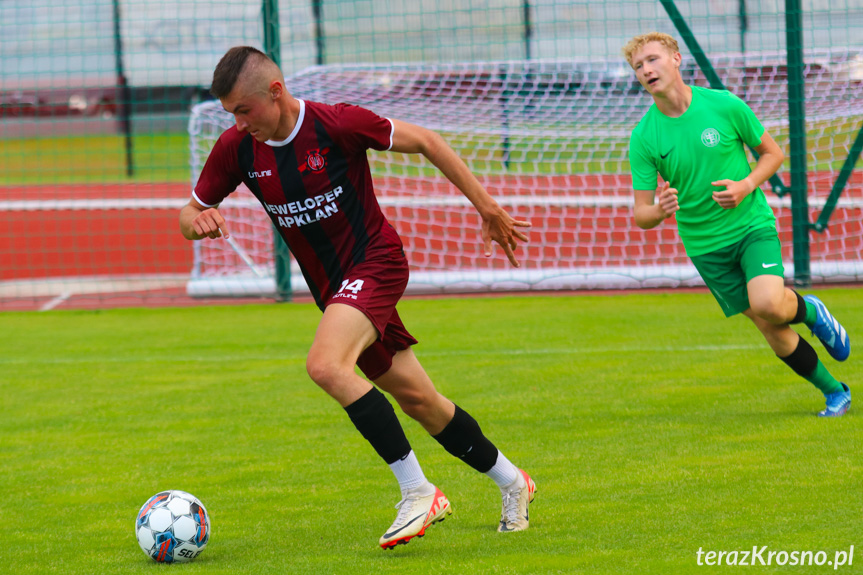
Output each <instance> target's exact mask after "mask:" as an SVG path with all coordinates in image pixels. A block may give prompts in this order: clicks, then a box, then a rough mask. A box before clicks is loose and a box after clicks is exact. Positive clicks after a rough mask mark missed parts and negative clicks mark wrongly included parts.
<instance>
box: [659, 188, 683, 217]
mask: <svg viewBox="0 0 863 575" xmlns="http://www.w3.org/2000/svg"><path fill="white" fill-rule="evenodd" d="M656 204H657V205H658V206H659V209H660V210H662V216H663V217H664V218H670V217H671V216H673V215H674V213H675V212H676V211H677V210H679V209H680V204H678V203H677V188H672V187H671V184H670V183H668V182H663V183H662V185H661V186H659V187H658V188H656Z"/></svg>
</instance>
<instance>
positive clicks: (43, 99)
mask: <svg viewBox="0 0 863 575" xmlns="http://www.w3.org/2000/svg"><path fill="white" fill-rule="evenodd" d="M665 4H668V2H666V3H665ZM671 4H673V5H674V6H675V7H676V8H677V9H679V11H680V13H681V14H682V16H683V18H684V19H685V21H686V23H687V24H688V26H689V27H690V28H691V30H692V32H693V34H694V36H695V38H696V39H697V41H698V42H699V43H700V45H701V47H702V48H703V49H704V51H705V52H706V54H707V56H708V58H712V59H722V58H726V59H727V58H732V59H733V58H734V57H740V56H742V57H744V58H745V57H747V55H750V56H752V55H754V57H756V58H762V61H764V62H767V63H768V64H769V66H771V67H772V69H773V70H774V72H775V77H773V78H771V82H773V83H774V84H775V83H777V82H780V83H781V82H785V81H787V79H786V78H785V77H784V76H782V64H783V61H784V58H785V53H784V51H785V49H786V24H787V19H786V17H787V15H786V6H785V3H783V2H777V1H770V0H762V1H753V0H748V1H743V0H741V1H740V2H737V1H730V0H726V1H714V0H711V1H704V0H691V1H686V0H681V1H678V2H676V3H671ZM789 4H791V3H790V2H789ZM801 8H802V14H801V18H800V22H801V25H802V30H801V32H802V34H801V37H802V41H803V47H804V48H805V50H806V54H807V55H808V57H810V58H814V57H815V55H817V54H818V53H821V52H823V53H830V52H831V51H837V50H838V51H841V52H842V53H843V54H844V55H843V58H844V64H845V67H844V68H843V72H842V73H843V74H844V75H843V78H842V81H843V82H845V83H846V84H847V85H848V86H852V87H854V86H856V87H857V88H859V86H860V84H861V82H863V69H861V68H863V60H860V54H861V53H863V33H861V30H863V1H861V0H839V1H828V0H808V1H804V2H802V4H801ZM268 14H269V15H270V16H267V15H268ZM272 14H276V15H277V18H278V42H276V45H278V46H280V51H279V55H280V60H281V65H282V68H283V70H284V72H285V73H286V75H288V76H291V75H294V74H298V73H300V72H302V71H303V70H306V69H308V68H309V67H311V66H316V65H322V64H323V65H340V64H345V65H350V64H373V65H378V66H381V65H383V66H386V65H403V64H408V65H410V64H419V65H435V64H443V65H446V64H450V63H470V62H503V61H536V62H543V61H557V62H559V61H563V60H568V59H572V60H578V61H582V62H599V63H602V65H601V66H598V67H597V68H596V69H597V70H598V71H597V72H596V73H595V74H594V76H593V77H591V78H590V80H591V81H592V82H593V83H594V84H595V85H596V86H597V87H598V88H599V89H604V87H609V86H610V87H611V88H616V87H618V86H619V85H620V83H621V82H623V83H624V84H626V83H627V82H628V83H629V84H631V83H632V78H631V76H630V75H629V74H631V73H630V72H629V70H628V69H627V67H626V65H625V63H624V62H623V61H622V60H620V59H619V56H618V55H619V51H620V47H621V46H622V44H623V43H624V42H625V41H626V40H627V39H628V38H629V37H631V36H632V35H634V34H637V33H642V32H645V31H649V30H660V31H665V32H669V33H672V34H675V35H678V36H679V34H678V30H677V29H676V28H675V26H674V24H673V23H672V20H671V19H670V18H669V15H668V12H667V11H666V6H663V3H661V2H658V1H648V0H645V1H607V2H589V1H576V0H569V1H563V0H489V1H484V2H471V3H467V4H465V3H457V2H449V1H444V2H436V3H434V6H432V5H430V3H421V2H408V1H358V0H354V1H327V0H318V1H314V0H313V1H304V2H297V1H287V0H280V1H275V0H273V1H269V0H266V1H264V2H261V1H260V0H255V1H232V2H217V1H203V0H196V1H191V2H182V3H176V2H160V1H148V2H144V1H142V0H128V1H122V0H114V1H113V2H112V1H111V0H80V1H71V0H69V1H64V2H62V3H57V2H47V1H43V0H35V1H33V2H28V3H26V4H25V3H21V2H12V1H6V2H0V31H2V34H0V62H2V66H0V114H2V124H0V254H2V259H3V261H2V264H0V309H32V308H44V309H48V308H54V307H61V306H82V305H83V306H89V307H93V306H95V307H107V306H112V305H139V304H147V305H150V304H159V303H176V302H180V301H186V286H187V284H188V281H189V278H190V275H191V274H192V269H193V266H194V265H195V261H194V255H193V247H192V245H191V243H189V242H185V241H184V240H183V239H182V238H181V237H180V235H179V233H178V231H177V224H176V213H177V209H178V208H179V207H180V206H181V205H182V204H183V203H184V201H185V198H187V197H188V195H189V191H190V187H191V186H190V181H191V178H192V177H193V176H192V171H191V169H190V144H189V136H188V130H189V119H190V110H191V108H192V106H194V105H195V104H197V103H199V102H200V101H202V100H204V99H206V98H207V97H208V96H207V87H208V84H209V80H210V77H211V73H212V69H213V67H214V65H215V63H216V62H217V61H218V58H219V57H220V56H221V54H222V53H224V51H225V50H226V49H227V48H229V47H230V46H233V45H237V44H252V45H256V46H259V47H264V43H265V35H266V34H265V28H266V26H265V22H266V21H268V20H267V18H270V20H269V21H270V22H272V16H271V15H272ZM270 45H272V39H271V41H270ZM683 50H684V56H685V58H686V59H687V61H688V62H690V63H691V62H692V55H691V54H690V53H689V50H688V49H687V48H684V49H683ZM819 51H820V52H819ZM765 54H769V55H770V56H764V55H765ZM764 58H768V59H767V60H764ZM828 72H829V73H831V74H834V73H835V71H831V70H828ZM289 88H290V86H289ZM829 89H831V88H829V87H828V90H829ZM850 94H851V95H842V94H840V95H839V96H837V97H838V98H840V100H841V99H847V102H845V100H842V101H840V104H843V103H847V105H848V109H849V113H848V115H846V116H845V117H844V124H843V125H842V130H841V134H840V133H839V132H840V130H838V129H832V130H828V131H826V132H825V131H822V132H820V137H821V139H828V140H830V141H829V143H828V144H827V145H826V146H825V147H824V149H823V150H821V153H824V154H827V155H828V156H829V157H828V158H827V160H826V162H827V165H828V167H827V172H824V170H823V169H821V168H823V166H822V165H821V164H819V162H822V163H823V162H824V158H819V157H817V155H815V154H812V157H811V158H810V185H811V189H810V192H814V193H820V194H822V195H826V193H827V192H828V191H829V184H831V183H832V182H833V181H834V180H835V179H836V176H837V174H838V173H839V169H840V168H841V166H842V165H843V162H844V161H845V159H846V157H847V156H848V155H849V153H852V152H853V150H852V143H853V142H854V141H855V137H856V138H857V140H859V135H858V134H859V130H860V119H861V116H860V115H859V114H860V111H859V109H858V108H859V101H856V102H855V101H854V99H855V96H854V94H857V92H853V91H852V92H850ZM642 101H643V100H642ZM855 103H856V106H857V108H854V107H853V106H854V105H855ZM468 105H469V103H468ZM783 105H784V103H783ZM411 119H412V120H414V119H413V118H411ZM414 121H415V120H414ZM811 129H813V130H816V131H817V130H819V129H820V128H818V127H817V126H815V127H811ZM852 156H853V154H852ZM853 161H854V160H853V158H852V162H853ZM469 163H471V162H470V161H469ZM617 163H618V164H619V163H620V162H619V159H618V162H617ZM857 163H858V164H859V160H857ZM472 167H475V166H473V165H472ZM618 168H619V166H618ZM819 174H825V176H824V178H822V179H824V180H826V181H827V185H826V187H825V185H823V182H822V184H820V185H819V184H817V182H818V181H819ZM812 182H816V183H812ZM624 183H625V182H624ZM585 185H586V186H589V185H590V184H589V183H588V184H585ZM819 186H820V187H819ZM621 187H625V186H621ZM861 188H863V180H861V178H860V175H859V170H858V171H857V173H855V174H852V175H851V177H850V179H849V184H848V186H847V189H846V190H845V197H846V198H850V199H851V200H852V201H854V199H855V198H856V197H858V196H863V190H861ZM496 191H497V190H496ZM858 204H859V202H858ZM858 204H853V203H852V204H851V205H850V207H848V205H846V206H845V208H843V209H844V213H843V217H844V218H846V223H845V225H844V226H843V225H842V224H841V222H840V229H841V231H840V233H841V234H843V235H842V237H841V238H834V239H833V240H831V241H835V242H839V243H833V244H829V243H828V244H826V245H825V246H823V247H822V249H821V251H822V252H824V253H827V254H828V255H829V254H830V253H831V250H835V251H837V252H838V251H841V250H844V251H846V252H848V251H850V252H855V251H856V253H857V255H858V256H859V252H860V245H859V236H860V230H859V227H856V228H855V227H854V222H855V221H856V222H857V224H859V221H860V219H861V218H860V208H859V205H858ZM843 209H840V210H837V212H836V213H837V215H838V214H839V213H840V212H843ZM621 210H624V211H621V212H620V213H625V207H622V208H621ZM814 216H817V212H814V213H813V219H814ZM590 217H591V216H585V217H584V218H583V219H577V218H576V219H575V220H572V223H573V225H575V226H577V227H581V228H589V227H590V226H591V225H593V223H594V222H595V220H591V219H590ZM419 218H420V219H422V216H419ZM848 222H850V223H848ZM456 225H461V224H456ZM624 231H626V232H627V234H628V235H625V238H624V240H623V241H624V242H626V241H633V242H636V243H637V242H644V241H645V237H644V236H640V237H636V238H634V239H633V237H632V235H631V233H630V232H629V231H628V230H624ZM789 233H790V232H789ZM667 234H668V233H667V232H666V236H663V237H662V241H664V242H670V243H675V242H676V236H675V235H674V234H673V233H672V234H671V235H670V236H668V235H667ZM813 236H815V234H814V233H813ZM789 237H790V236H789ZM467 238H468V239H466V240H463V241H464V242H469V241H471V240H470V239H469V238H470V236H467ZM648 239H649V238H648ZM548 241H549V242H553V241H554V238H553V237H551V236H549V239H548ZM587 241H593V236H590V238H589V239H588V240H587ZM615 241H617V240H615ZM855 242H857V243H855ZM606 256H607V257H608V258H612V259H613V258H615V257H619V258H626V257H633V256H632V255H629V256H627V255H626V254H624V255H620V254H614V253H613V249H610V250H607V253H606ZM634 257H638V256H637V255H636V256H634ZM674 257H679V253H678V254H677V255H675V256H674ZM672 263H674V262H673V261H672ZM840 279H844V280H850V281H859V280H860V279H861V278H860V276H859V275H854V274H852V275H850V276H849V275H847V274H846V275H844V276H842V277H841V278H840ZM647 285H649V284H647ZM681 285H685V282H681ZM594 287H603V286H602V285H596V286H594ZM210 301H211V300H210Z"/></svg>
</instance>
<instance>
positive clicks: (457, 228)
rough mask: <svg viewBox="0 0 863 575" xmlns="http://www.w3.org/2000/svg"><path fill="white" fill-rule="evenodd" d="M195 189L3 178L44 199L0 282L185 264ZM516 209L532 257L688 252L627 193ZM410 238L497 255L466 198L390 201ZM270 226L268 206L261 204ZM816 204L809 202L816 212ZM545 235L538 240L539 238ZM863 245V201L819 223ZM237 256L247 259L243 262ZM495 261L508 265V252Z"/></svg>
mask: <svg viewBox="0 0 863 575" xmlns="http://www.w3.org/2000/svg"><path fill="white" fill-rule="evenodd" d="M833 177H834V176H833V175H831V174H811V175H810V184H811V186H812V187H813V196H815V197H822V198H823V197H826V195H827V194H828V193H829V190H830V186H831V185H832V178H833ZM482 181H483V183H484V185H486V187H487V189H488V190H489V192H490V193H491V194H492V195H494V196H495V197H499V198H512V197H513V196H522V197H530V196H531V192H532V191H533V190H536V189H542V190H543V194H544V195H547V196H560V197H564V196H566V195H568V194H572V193H577V194H579V197H592V196H599V197H613V198H623V199H626V198H629V197H631V196H630V191H629V178H628V176H613V175H606V176H600V175H586V176H583V175H573V176H530V175H523V176H488V177H484V178H483V179H482ZM376 187H377V189H378V190H379V192H380V195H381V197H387V196H399V197H416V198H422V197H424V196H427V195H435V196H440V195H452V196H458V195H459V194H458V191H457V190H455V189H454V188H453V187H452V186H450V185H449V184H448V183H446V182H444V181H442V180H420V179H409V180H405V179H398V178H382V179H379V180H377V181H376ZM188 197H189V186H188V185H187V184H182V183H180V184H178V183H169V184H97V185H63V186H62V187H60V186H16V187H0V203H4V202H12V201H27V202H38V205H39V206H40V208H43V209H38V210H32V209H17V210H11V211H10V210H0V254H2V265H0V281H4V280H6V281H8V280H23V279H27V280H32V279H47V278H57V277H70V276H72V277H76V276H103V275H110V276H129V275H154V274H187V273H189V271H190V270H191V268H192V259H193V258H192V243H191V242H188V241H186V240H185V239H183V238H182V236H181V235H180V233H179V229H178V224H177V215H178V210H179V206H181V205H182V204H183V202H184V201H185V199H186V198H188ZM843 197H845V198H849V197H850V198H855V199H861V198H863V174H860V173H859V172H858V173H855V174H854V175H853V177H852V179H851V181H850V182H849V185H848V186H847V188H846V190H845V194H844V195H843ZM157 198H158V199H167V200H171V201H175V202H176V205H172V206H170V207H161V208H157V209H142V208H134V209H97V210H94V209H86V210H85V209H52V208H51V204H52V203H53V202H59V201H63V200H114V199H120V200H136V199H140V200H153V199H157ZM508 209H509V210H510V211H511V213H513V214H514V215H515V216H516V217H519V218H525V219H529V220H531V221H532V222H533V224H534V226H533V228H532V230H531V236H532V241H531V244H530V245H529V246H527V248H526V250H527V251H526V253H525V252H524V251H521V255H520V256H519V257H520V259H521V261H522V262H523V263H524V264H525V267H527V268H530V267H538V266H539V264H540V263H542V264H543V265H549V263H552V264H553V265H560V266H563V267H567V266H575V267H577V266H594V265H606V266H608V265H622V264H629V263H632V262H634V261H649V262H651V263H653V264H656V265H659V264H677V263H684V262H685V261H686V257H685V254H684V253H683V250H682V246H680V244H679V241H678V240H677V234H676V230H675V227H674V226H673V225H669V224H668V223H667V224H665V225H664V226H660V227H659V228H657V229H655V230H649V231H644V230H640V229H638V228H636V227H635V226H634V224H633V222H632V218H631V209H630V207H629V205H628V203H627V202H624V203H623V205H620V206H616V207H584V206H569V207H557V206H554V207H549V206H531V207H513V208H508ZM385 212H386V214H387V216H388V217H389V218H390V219H391V220H392V221H393V224H394V225H395V226H396V227H397V229H398V230H399V232H400V233H401V235H402V237H403V238H404V240H405V244H406V248H407V250H408V252H409V254H410V255H409V258H410V260H411V263H412V265H413V266H414V267H415V268H418V269H443V268H447V267H449V268H457V267H473V266H475V265H477V263H480V264H481V266H482V267H487V266H488V265H489V263H488V260H486V259H485V258H484V257H483V256H482V254H481V253H480V252H481V249H480V246H479V233H478V228H477V226H478V219H477V217H476V215H475V213H473V212H472V210H471V209H470V208H461V207H444V208H424V207H412V208H405V207H401V208H392V207H387V208H385ZM261 216H262V220H263V221H264V223H265V225H266V220H265V216H263V212H262V211H261ZM816 216H817V212H813V218H814V217H816ZM789 218H790V214H788V210H781V212H780V217H779V226H780V230H783V232H782V239H783V242H784V244H785V248H784V249H785V252H786V254H785V255H786V257H787V258H788V259H790V258H791V237H790V231H789V232H785V231H784V230H790V229H791V228H790V219H789ZM540 238H541V239H540ZM861 252H863V215H861V210H860V209H859V208H850V209H844V208H840V209H837V210H836V211H835V212H834V214H833V217H832V219H831V224H830V228H829V230H828V233H826V234H817V233H813V234H812V244H811V253H812V258H813V260H815V259H819V258H820V259H845V258H847V257H849V254H853V255H855V257H857V258H859V255H860V253H861ZM238 263H239V262H238ZM491 265H493V266H494V267H505V266H507V265H508V264H507V263H506V262H505V259H504V258H503V257H502V256H500V257H498V258H495V259H494V260H493V262H492V264H491Z"/></svg>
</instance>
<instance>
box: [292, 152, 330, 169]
mask: <svg viewBox="0 0 863 575" xmlns="http://www.w3.org/2000/svg"><path fill="white" fill-rule="evenodd" d="M329 151H330V149H329V148H324V149H322V150H321V149H314V150H309V151H308V152H307V153H306V163H305V164H302V165H300V166H299V170H300V172H302V173H305V172H306V171H308V170H311V171H313V172H320V171H321V170H323V169H324V168H326V167H327V153H328V152H329Z"/></svg>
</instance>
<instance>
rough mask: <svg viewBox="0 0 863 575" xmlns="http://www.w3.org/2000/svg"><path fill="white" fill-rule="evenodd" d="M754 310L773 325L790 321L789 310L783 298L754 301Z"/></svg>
mask: <svg viewBox="0 0 863 575" xmlns="http://www.w3.org/2000/svg"><path fill="white" fill-rule="evenodd" d="M752 312H753V313H754V314H755V315H757V316H758V317H760V318H761V319H763V320H765V321H768V322H770V323H772V324H773V325H781V324H784V323H788V312H787V310H786V309H785V307H784V300H783V299H776V300H772V299H764V300H760V301H756V302H752Z"/></svg>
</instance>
